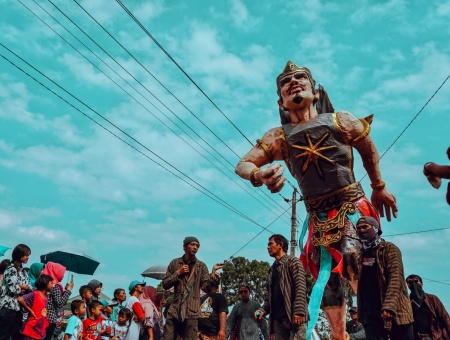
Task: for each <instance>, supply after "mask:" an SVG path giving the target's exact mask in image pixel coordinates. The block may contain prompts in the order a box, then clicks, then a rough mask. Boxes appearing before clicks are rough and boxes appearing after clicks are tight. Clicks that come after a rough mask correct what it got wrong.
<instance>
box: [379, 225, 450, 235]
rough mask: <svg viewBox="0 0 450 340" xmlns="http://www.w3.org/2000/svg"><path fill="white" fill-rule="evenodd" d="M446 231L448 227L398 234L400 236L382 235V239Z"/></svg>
mask: <svg viewBox="0 0 450 340" xmlns="http://www.w3.org/2000/svg"><path fill="white" fill-rule="evenodd" d="M446 229H450V227H445V228H436V229H429V230H418V231H411V232H408V233H400V234H391V235H383V237H394V236H403V235H411V234H422V233H430V232H432V231H438V230H446Z"/></svg>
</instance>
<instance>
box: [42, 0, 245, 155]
mask: <svg viewBox="0 0 450 340" xmlns="http://www.w3.org/2000/svg"><path fill="white" fill-rule="evenodd" d="M48 2H50V3H51V4H52V5H53V6H55V5H54V4H53V2H52V1H51V0H48ZM74 2H75V3H76V4H77V5H78V6H79V7H80V8H81V9H82V10H83V11H84V12H85V13H86V14H87V15H88V16H89V17H90V18H91V19H92V20H93V21H94V22H95V23H96V24H97V25H98V26H99V27H100V28H101V29H102V30H103V31H104V32H105V33H106V34H108V35H109V36H110V37H111V39H113V40H114V41H115V42H116V43H117V44H118V45H119V46H120V47H121V48H122V49H123V50H124V51H125V52H126V53H127V54H128V55H129V56H130V57H131V58H133V60H134V61H136V62H137V63H138V64H139V65H140V66H141V67H142V68H143V69H144V70H145V71H146V72H147V73H148V74H149V75H150V76H151V77H152V78H153V79H154V80H156V81H157V82H158V84H160V85H161V86H162V87H163V88H164V90H166V91H167V92H168V93H169V94H170V95H171V96H172V97H173V98H175V100H176V101H177V102H178V103H180V105H181V106H183V107H184V108H185V109H186V110H187V111H188V112H189V113H190V114H191V115H192V116H194V118H195V119H196V120H197V121H198V122H199V123H200V124H202V125H203V126H204V127H205V128H206V129H207V130H208V131H209V132H210V133H211V134H213V135H214V137H216V138H217V139H218V140H219V141H220V142H221V143H222V144H223V145H225V147H226V148H227V149H228V150H230V151H231V152H232V153H233V154H234V155H235V156H236V157H238V158H239V159H240V158H241V157H240V156H239V155H238V154H237V153H236V152H235V151H234V150H233V149H232V148H231V147H230V146H229V145H228V144H227V143H225V141H224V140H223V139H222V138H220V137H219V136H218V135H217V134H216V133H215V132H214V131H213V130H212V129H211V128H210V127H209V126H208V125H206V124H205V123H204V122H203V121H202V120H201V119H200V118H199V117H198V116H197V115H196V114H195V113H194V112H193V111H192V110H191V109H190V108H188V107H187V106H186V105H185V104H184V103H183V102H182V101H181V100H180V99H179V98H178V97H177V96H176V95H175V94H174V93H173V92H172V91H171V90H170V89H169V88H168V87H167V86H165V85H164V84H163V83H162V82H161V81H160V80H159V79H158V78H157V77H156V76H155V75H154V74H153V73H152V72H150V70H149V69H148V68H147V67H145V65H143V64H142V63H141V62H140V61H139V60H138V59H137V58H136V57H135V56H134V55H133V54H132V53H131V52H130V51H128V49H127V48H126V47H125V46H123V45H122V43H121V42H120V41H118V40H117V39H116V38H115V37H114V35H112V34H111V33H110V32H109V31H108V30H107V29H106V28H105V27H103V25H102V24H100V23H99V22H98V21H97V19H95V18H94V17H93V16H92V15H91V14H90V13H89V11H87V10H86V9H85V8H84V7H83V6H82V5H81V4H80V3H79V2H78V1H77V0H74ZM55 7H56V6H55ZM58 10H59V9H58ZM63 14H64V13H63ZM64 15H65V14H64ZM66 17H67V16H66ZM69 20H70V19H69Z"/></svg>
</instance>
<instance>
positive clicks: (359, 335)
mask: <svg viewBox="0 0 450 340" xmlns="http://www.w3.org/2000/svg"><path fill="white" fill-rule="evenodd" d="M377 223H378V222H377V221H376V220H375V219H373V218H372V217H369V216H365V217H361V218H360V219H359V220H358V223H357V231H358V236H359V237H360V239H361V240H363V242H364V243H363V244H364V246H365V247H364V251H363V252H362V253H361V256H360V261H361V271H360V280H359V284H360V285H366V287H367V286H369V287H370V291H368V290H367V289H365V290H364V289H359V290H358V307H352V308H349V309H348V313H349V315H350V320H349V321H348V322H347V323H346V327H345V328H346V329H344V330H345V331H346V333H347V334H348V335H347V339H350V340H363V339H383V338H384V334H385V333H386V332H388V334H389V338H390V339H411V340H412V339H418V340H436V339H444V340H445V339H449V334H450V317H449V315H448V313H447V311H446V310H445V307H444V305H443V304H442V302H441V301H440V300H439V298H438V297H436V296H435V295H432V294H427V293H425V292H424V291H423V289H422V287H423V281H422V278H421V277H420V276H418V275H409V276H408V277H407V278H406V280H405V279H404V276H403V264H402V261H401V254H400V251H399V249H398V248H397V247H396V246H395V245H394V244H393V243H390V242H387V241H385V240H383V239H382V238H381V237H379V234H378V227H377V226H378V224H377ZM288 244H289V243H288V241H287V239H286V238H285V237H284V236H282V235H279V234H275V235H272V236H271V237H270V238H269V240H268V245H267V251H268V253H269V255H270V256H271V257H273V258H274V263H273V265H272V266H271V267H270V270H269V272H268V276H267V296H266V298H265V301H264V303H263V304H262V305H260V304H259V302H257V301H255V300H253V299H251V293H252V287H251V286H250V285H248V284H246V283H242V284H241V285H240V287H239V290H238V294H239V296H240V301H239V302H238V303H236V304H235V305H234V306H233V308H232V310H231V313H229V309H228V302H227V299H226V298H225V296H224V295H223V294H221V293H220V292H219V291H218V288H219V276H218V275H217V271H218V270H220V269H221V268H222V267H223V264H220V263H219V264H215V265H214V266H213V268H212V271H211V273H210V272H209V271H208V268H207V267H206V265H205V264H204V263H203V262H202V261H200V260H199V259H198V258H197V256H196V254H197V252H198V250H199V248H200V242H199V240H198V239H197V238H196V237H192V236H190V237H186V238H185V239H184V241H183V248H184V254H183V256H181V257H179V258H176V259H174V260H172V261H171V262H170V264H169V266H168V268H167V273H166V276H165V278H164V279H163V280H162V286H163V288H164V289H165V291H166V292H167V291H169V290H170V291H172V292H173V293H172V294H173V300H172V301H171V303H170V304H168V305H167V304H166V301H165V292H158V291H157V290H156V288H154V287H152V286H147V285H146V283H145V282H144V281H140V280H134V281H132V282H131V283H130V284H129V286H128V297H127V292H126V291H125V289H123V288H118V289H116V290H115V291H114V294H113V295H114V297H113V299H111V300H103V301H100V300H99V299H100V294H101V291H102V283H101V282H100V281H98V280H95V279H94V280H91V281H90V282H89V283H88V284H86V285H83V286H81V287H80V288H79V294H80V297H79V298H78V299H74V300H72V302H71V304H70V309H71V314H72V315H71V316H70V318H69V319H68V320H67V322H66V326H65V327H64V329H63V331H62V333H61V329H60V328H61V320H62V317H63V313H62V308H63V307H64V305H66V304H67V302H68V300H69V298H70V295H71V293H72V289H73V282H69V283H67V284H66V285H65V287H64V288H63V286H62V285H61V280H62V279H63V277H64V274H65V268H64V267H63V266H62V265H61V264H58V263H53V262H48V263H46V264H45V265H43V264H42V263H33V264H32V265H31V266H30V267H29V268H26V267H25V264H26V263H27V262H28V258H29V256H30V254H31V250H30V248H29V247H27V246H26V245H24V244H19V245H17V246H16V247H15V248H14V250H13V252H12V260H11V261H9V260H4V261H2V263H1V264H0V269H1V270H0V273H2V274H1V276H0V280H1V281H2V282H0V286H1V287H2V288H1V294H0V340H10V339H13V340H20V339H24V340H31V339H37V340H43V339H46V340H47V339H48V340H51V339H53V338H58V336H59V338H60V339H61V338H62V339H64V340H160V339H164V340H176V339H186V340H225V339H230V340H236V339H242V340H244V339H245V340H260V339H265V340H268V339H274V340H278V339H283V340H287V339H289V340H299V339H307V338H308V339H311V338H312V339H319V337H318V335H317V334H316V333H315V331H314V330H312V331H311V332H310V334H309V335H308V330H307V323H308V319H310V315H309V314H308V301H307V294H306V281H305V271H304V269H303V265H302V263H301V262H300V260H299V259H298V258H297V257H295V256H291V255H288V254H287V250H288ZM406 287H408V288H409V290H410V295H409V296H408V294H407V290H406ZM201 291H203V292H205V293H206V294H204V295H203V296H201ZM163 310H164V312H163ZM346 315H347V314H344V315H343V316H342V317H343V318H344V320H345V321H346ZM267 316H268V318H267ZM413 334H415V335H416V336H413Z"/></svg>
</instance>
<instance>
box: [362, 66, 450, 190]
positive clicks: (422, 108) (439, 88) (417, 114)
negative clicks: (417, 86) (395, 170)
mask: <svg viewBox="0 0 450 340" xmlns="http://www.w3.org/2000/svg"><path fill="white" fill-rule="evenodd" d="M449 78H450V74H449V75H448V76H447V78H445V79H444V81H443V82H442V84H441V85H439V87H438V88H437V90H436V91H434V93H433V94H432V96H431V97H430V98H429V99H428V100H427V101H426V103H425V104H424V105H423V106H422V107H421V109H420V110H419V112H417V113H416V114H415V116H414V117H413V118H412V119H411V121H410V122H409V123H408V124H407V125H406V127H405V128H404V129H403V130H402V132H400V134H399V135H398V136H397V138H395V139H394V141H393V142H392V143H391V145H389V147H388V148H387V149H386V151H384V152H383V154H382V155H381V156H380V158H379V159H378V161H377V163H379V162H380V160H381V159H382V158H383V156H384V155H385V154H386V153H387V152H388V151H389V150H390V149H391V148H392V146H393V145H394V144H395V143H396V142H397V141H398V140H399V139H400V137H401V136H402V135H403V134H404V133H405V131H406V130H408V128H409V127H410V126H411V124H412V123H413V122H414V121H415V120H416V118H417V117H418V116H419V115H420V114H421V113H422V111H423V110H424V109H425V107H427V105H428V104H429V103H430V102H431V100H432V99H433V98H434V96H435V95H436V94H437V93H438V92H439V91H440V90H441V88H442V87H443V86H444V85H445V83H446V82H447V80H448V79H449ZM366 176H367V172H366V174H365V175H364V176H363V177H362V178H361V180H360V182H361V181H362V180H363V179H364V178H366Z"/></svg>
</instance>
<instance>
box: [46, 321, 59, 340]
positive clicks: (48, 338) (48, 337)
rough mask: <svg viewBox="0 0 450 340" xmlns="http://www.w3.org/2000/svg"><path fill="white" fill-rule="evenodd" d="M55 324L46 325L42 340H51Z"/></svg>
mask: <svg viewBox="0 0 450 340" xmlns="http://www.w3.org/2000/svg"><path fill="white" fill-rule="evenodd" d="M55 328H56V323H55V322H53V323H51V324H49V325H48V327H47V330H46V332H45V339H44V340H52V338H53V333H54V332H55Z"/></svg>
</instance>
